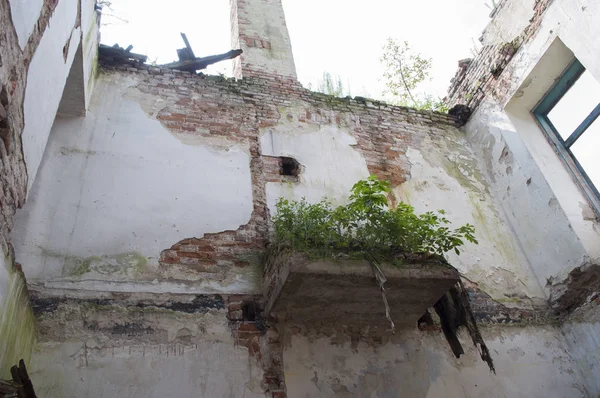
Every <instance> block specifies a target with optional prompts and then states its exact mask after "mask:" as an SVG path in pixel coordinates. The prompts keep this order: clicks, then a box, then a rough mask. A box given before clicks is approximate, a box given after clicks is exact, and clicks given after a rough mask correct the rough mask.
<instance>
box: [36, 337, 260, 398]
mask: <svg viewBox="0 0 600 398" xmlns="http://www.w3.org/2000/svg"><path fill="white" fill-rule="evenodd" d="M40 348H41V349H43V350H44V351H43V352H40V353H36V355H35V357H34V358H35V363H34V365H33V368H32V371H31V372H30V375H31V378H32V379H33V380H35V388H36V393H38V394H39V395H40V396H43V397H47V398H62V397H90V398H113V397H123V398H136V397H148V398H162V397H172V396H177V397H182V398H184V397H185V398H193V397H247V398H259V397H264V396H265V395H264V394H263V393H262V391H261V390H260V386H258V385H255V386H252V385H251V384H250V383H251V382H252V378H255V379H257V380H260V369H259V368H258V367H257V366H256V365H255V366H252V364H251V361H252V360H251V359H250V358H249V355H248V350H247V349H246V348H245V347H235V346H234V345H233V343H231V342H210V341H204V342H201V343H200V344H196V345H193V346H187V345H182V344H164V345H160V346H141V345H140V346H123V347H118V348H109V349H103V348H102V347H94V346H91V347H90V346H88V347H82V346H81V344H78V343H71V344H60V345H57V344H49V345H47V346H42V347H40ZM255 383H258V382H255ZM247 384H250V385H247ZM251 388H254V389H255V390H256V392H253V391H252V390H251Z"/></svg>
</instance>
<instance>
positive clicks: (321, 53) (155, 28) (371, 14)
mask: <svg viewBox="0 0 600 398" xmlns="http://www.w3.org/2000/svg"><path fill="white" fill-rule="evenodd" d="M282 2H283V7H284V12H285V14H286V21H287V24H288V29H289V32H290V37H291V40H292V49H293V52H294V60H295V62H296V70H297V73H298V78H299V80H300V82H301V83H302V84H303V85H304V86H308V85H309V84H312V86H313V87H315V86H317V85H318V82H319V80H320V79H321V78H322V76H323V72H329V73H331V74H332V75H333V76H334V77H338V76H339V78H340V79H341V80H342V82H343V83H344V85H345V86H346V87H348V86H349V88H350V93H351V94H352V95H360V96H365V97H370V98H378V99H379V98H383V97H382V92H383V88H384V84H383V81H382V79H381V75H382V73H383V70H382V67H381V63H380V57H381V53H382V47H383V45H384V44H385V42H386V40H387V38H388V37H391V38H394V39H397V40H399V41H405V40H406V41H408V42H409V43H410V45H411V46H412V48H413V49H414V50H416V51H418V52H419V53H421V54H422V55H423V56H425V57H429V58H432V59H433V66H432V70H431V76H432V80H431V81H430V82H427V83H424V84H423V85H422V86H421V87H420V88H419V90H418V91H422V92H426V93H428V94H432V95H437V96H439V97H443V96H444V95H445V93H446V91H447V89H448V86H449V85H450V79H451V78H452V77H453V76H454V73H455V72H456V69H457V61H458V60H459V59H463V58H470V57H472V56H473V49H474V48H478V46H480V44H479V41H478V38H479V37H480V36H481V32H482V31H483V29H484V28H485V26H486V25H487V23H488V22H489V14H490V11H491V10H490V8H489V4H490V3H491V1H490V2H488V3H487V4H486V0H417V1H415V0H410V1H407V0H369V1H356V0H282ZM111 3H112V5H111V7H110V9H109V8H108V7H104V10H103V16H102V24H103V26H102V27H101V42H102V43H103V44H108V45H113V44H115V43H118V44H119V45H120V46H121V47H127V46H128V45H130V44H131V45H133V46H134V48H133V50H132V51H133V52H137V53H141V54H146V55H148V57H149V62H151V61H156V62H157V63H159V64H161V63H167V62H171V61H175V60H176V59H177V53H176V51H175V50H176V49H177V48H181V47H184V44H183V41H182V39H181V36H180V32H184V33H186V34H187V37H188V39H189V41H190V43H191V45H192V48H193V50H194V52H195V54H196V56H200V57H201V56H207V55H214V54H218V53H223V52H226V51H229V50H230V49H231V39H230V26H229V24H230V22H229V0H210V1H202V0H195V1H190V0H169V1H168V2H162V1H148V0H112V1H111ZM231 69H232V63H231V61H224V62H221V63H219V64H216V65H213V66H211V67H209V69H208V70H207V71H205V73H209V74H217V73H223V74H225V75H227V76H231ZM383 99H385V98H383Z"/></svg>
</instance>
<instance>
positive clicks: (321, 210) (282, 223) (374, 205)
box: [273, 176, 477, 261]
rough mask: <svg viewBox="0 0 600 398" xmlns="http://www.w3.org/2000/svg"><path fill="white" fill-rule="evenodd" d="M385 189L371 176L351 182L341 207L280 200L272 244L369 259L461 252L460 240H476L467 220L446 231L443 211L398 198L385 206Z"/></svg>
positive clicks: (304, 201)
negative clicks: (393, 205)
mask: <svg viewBox="0 0 600 398" xmlns="http://www.w3.org/2000/svg"><path fill="white" fill-rule="evenodd" d="M389 191H390V186H389V182H387V181H381V180H379V179H377V177H375V176H371V177H369V178H367V179H365V180H361V181H358V182H357V183H356V184H354V186H353V187H352V190H351V194H350V198H349V203H348V204H347V205H344V206H338V207H335V208H334V207H333V205H332V204H331V202H330V201H329V200H328V199H323V200H321V201H320V202H319V203H314V204H312V203H308V202H307V201H306V199H304V198H303V199H302V200H300V201H296V200H294V201H289V200H287V199H283V198H280V199H279V200H278V202H277V204H276V208H277V215H276V216H275V217H274V218H273V222H274V227H275V242H276V243H279V244H287V245H289V246H291V248H293V249H294V250H297V251H302V252H306V253H308V254H310V255H315V256H327V255H332V254H336V253H347V254H348V255H350V256H356V257H363V258H365V259H367V260H369V261H372V260H379V261H380V260H383V259H394V258H396V257H397V256H398V255H399V254H402V253H430V254H437V255H443V254H444V253H446V252H448V251H450V250H454V252H456V254H460V250H459V247H461V246H462V245H463V244H464V242H465V241H468V242H471V243H475V244H476V243H477V240H476V239H475V236H474V233H475V228H474V227H473V226H472V225H471V224H465V225H463V226H461V227H459V228H457V229H450V228H449V224H450V221H449V220H448V219H446V218H445V216H444V215H445V212H444V211H443V210H439V211H437V212H436V213H434V212H426V213H423V214H415V211H414V209H413V207H412V206H410V205H408V204H406V203H403V202H401V203H400V204H398V206H396V208H394V209H390V208H389V207H388V202H387V197H386V193H388V192H389Z"/></svg>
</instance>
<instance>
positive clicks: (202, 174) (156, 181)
mask: <svg viewBox="0 0 600 398" xmlns="http://www.w3.org/2000/svg"><path fill="white" fill-rule="evenodd" d="M136 83H137V82H136V80H135V79H132V78H127V77H124V76H119V75H114V74H104V75H102V77H101V78H100V81H99V82H98V86H97V88H96V93H95V94H94V96H93V99H92V104H91V107H90V109H89V112H88V115H87V117H86V118H83V119H82V118H76V119H66V118H65V119H60V118H59V119H57V120H56V122H55V124H54V128H53V130H52V133H51V138H50V140H49V143H48V147H47V149H46V153H45V156H44V160H43V163H42V167H41V168H40V173H39V177H38V179H37V180H36V183H35V185H34V188H33V189H32V191H31V194H30V198H29V200H28V202H27V204H26V206H25V207H24V209H23V210H22V211H20V212H19V213H18V215H17V221H16V224H17V228H16V230H15V233H14V237H15V242H16V243H15V248H16V252H17V257H18V258H19V261H21V262H22V264H23V265H24V270H25V272H26V274H27V275H28V278H29V279H30V280H51V279H53V278H54V279H57V278H58V279H60V278H61V277H75V278H76V279H79V280H81V279H84V280H85V279H92V280H93V279H100V280H123V279H150V280H152V278H153V277H151V276H148V277H146V278H144V275H145V274H147V273H152V272H153V271H156V268H157V266H158V258H159V255H160V253H161V251H162V250H163V249H165V248H168V247H170V246H171V245H173V244H174V243H176V242H178V241H180V240H182V239H184V238H187V237H193V236H199V237H201V236H202V235H203V234H205V233H208V232H219V231H223V230H235V229H237V228H238V227H239V226H240V225H242V224H245V223H247V222H248V220H249V218H250V213H251V211H252V188H251V183H250V169H249V154H248V148H247V147H244V146H243V145H237V144H234V143H227V142H226V141H223V143H222V146H221V147H216V146H214V145H212V146H211V145H209V144H208V143H207V142H202V141H196V142H194V141H190V140H188V141H186V140H182V139H180V138H178V137H177V136H175V135H174V134H172V133H171V132H169V130H167V129H166V128H165V127H163V125H161V123H160V122H159V121H157V120H156V118H155V117H151V116H149V115H148V114H147V113H146V111H145V110H148V111H149V112H157V111H158V110H159V109H160V108H161V107H163V106H164V104H163V102H165V98H163V97H160V96H149V95H147V94H144V93H141V92H139V91H138V90H137V89H136V88H135V85H136Z"/></svg>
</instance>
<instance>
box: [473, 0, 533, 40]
mask: <svg viewBox="0 0 600 398" xmlns="http://www.w3.org/2000/svg"><path fill="white" fill-rule="evenodd" d="M497 3H502V5H501V7H502V10H501V11H500V12H497V13H496V14H495V15H494V18H493V19H492V20H491V21H490V23H489V24H488V25H487V26H486V27H485V29H484V31H483V33H482V35H481V37H482V39H483V43H485V44H491V45H494V44H504V43H507V42H511V41H512V40H513V39H514V38H515V37H517V36H518V35H520V34H521V32H523V29H525V28H526V27H527V25H528V24H529V20H530V19H531V18H532V17H533V6H534V3H535V0H518V1H511V0H508V1H506V0H505V1H502V2H500V1H498V2H497Z"/></svg>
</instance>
